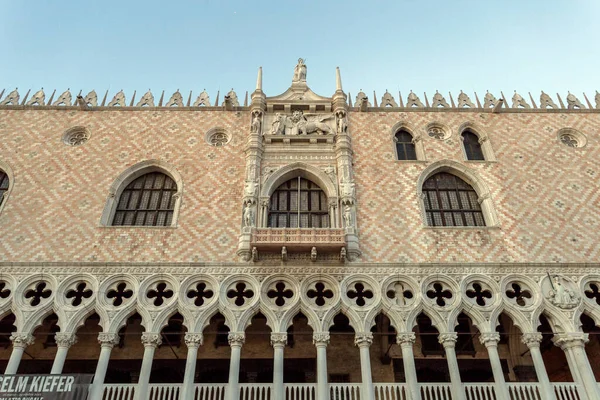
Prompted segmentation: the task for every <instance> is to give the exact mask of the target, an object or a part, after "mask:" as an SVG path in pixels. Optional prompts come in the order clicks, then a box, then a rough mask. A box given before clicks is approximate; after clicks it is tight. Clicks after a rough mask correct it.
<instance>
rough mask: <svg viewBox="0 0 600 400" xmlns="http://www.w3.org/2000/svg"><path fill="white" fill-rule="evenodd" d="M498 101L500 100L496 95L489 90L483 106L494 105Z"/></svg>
mask: <svg viewBox="0 0 600 400" xmlns="http://www.w3.org/2000/svg"><path fill="white" fill-rule="evenodd" d="M497 102H498V99H496V97H495V96H494V95H493V94H491V93H490V92H489V91H488V92H487V93H486V94H485V97H484V98H483V107H485V108H490V107H494V106H495V105H496V103H497Z"/></svg>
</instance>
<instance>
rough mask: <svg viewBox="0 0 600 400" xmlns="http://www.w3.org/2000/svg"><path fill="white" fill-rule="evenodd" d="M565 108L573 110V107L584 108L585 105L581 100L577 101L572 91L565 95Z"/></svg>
mask: <svg viewBox="0 0 600 400" xmlns="http://www.w3.org/2000/svg"><path fill="white" fill-rule="evenodd" d="M567 104H568V105H567V108H568V109H569V110H573V109H576V108H578V109H580V110H583V109H584V108H585V106H584V105H583V104H582V103H581V101H579V99H578V98H577V96H575V95H574V94H573V93H571V92H569V94H568V95H567Z"/></svg>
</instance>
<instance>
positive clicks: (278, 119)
mask: <svg viewBox="0 0 600 400" xmlns="http://www.w3.org/2000/svg"><path fill="white" fill-rule="evenodd" d="M267 119H268V120H271V130H270V131H269V134H271V135H286V136H295V135H310V134H313V133H316V134H318V135H332V134H333V133H334V129H333V127H332V126H333V124H332V122H334V121H335V117H334V115H333V114H304V113H303V112H302V111H294V112H293V113H292V114H291V115H287V114H282V113H276V114H275V115H270V116H268V118H267ZM263 133H264V134H267V132H266V131H263Z"/></svg>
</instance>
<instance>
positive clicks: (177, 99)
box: [165, 89, 183, 107]
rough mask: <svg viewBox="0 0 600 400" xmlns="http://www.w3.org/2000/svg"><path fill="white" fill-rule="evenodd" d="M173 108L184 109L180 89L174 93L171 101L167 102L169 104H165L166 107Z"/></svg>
mask: <svg viewBox="0 0 600 400" xmlns="http://www.w3.org/2000/svg"><path fill="white" fill-rule="evenodd" d="M171 106H177V107H183V97H182V96H181V93H179V89H177V91H176V92H175V93H173V96H171V98H170V99H169V101H167V104H165V107H171Z"/></svg>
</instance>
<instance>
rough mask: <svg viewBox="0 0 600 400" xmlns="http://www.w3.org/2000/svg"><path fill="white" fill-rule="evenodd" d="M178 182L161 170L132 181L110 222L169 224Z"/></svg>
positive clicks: (116, 224) (117, 224)
mask: <svg viewBox="0 0 600 400" xmlns="http://www.w3.org/2000/svg"><path fill="white" fill-rule="evenodd" d="M176 192H177V185H176V184H175V182H174V181H173V179H171V178H170V177H169V176H167V175H165V174H163V173H162V172H151V173H148V174H145V175H142V176H140V177H139V178H137V179H135V180H134V181H133V182H131V183H130V184H129V185H127V187H126V188H125V189H123V192H122V193H121V196H120V197H119V201H118V203H117V209H116V211H115V216H114V218H113V221H112V225H115V226H121V225H140V226H171V221H172V220H173V210H174V208H175V197H173V195H174V194H175V193H176Z"/></svg>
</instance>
